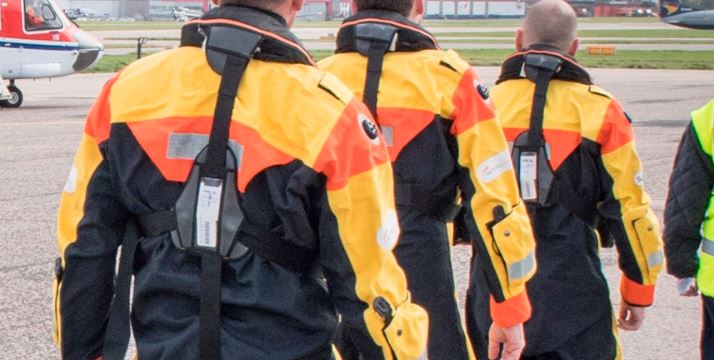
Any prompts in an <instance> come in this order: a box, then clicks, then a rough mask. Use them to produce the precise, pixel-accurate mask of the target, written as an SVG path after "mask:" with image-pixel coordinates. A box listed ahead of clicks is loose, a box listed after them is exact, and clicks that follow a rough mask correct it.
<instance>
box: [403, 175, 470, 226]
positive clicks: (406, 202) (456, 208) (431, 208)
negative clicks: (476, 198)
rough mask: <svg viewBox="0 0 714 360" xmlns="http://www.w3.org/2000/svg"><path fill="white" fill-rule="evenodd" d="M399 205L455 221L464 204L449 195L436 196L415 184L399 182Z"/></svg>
mask: <svg viewBox="0 0 714 360" xmlns="http://www.w3.org/2000/svg"><path fill="white" fill-rule="evenodd" d="M394 193H395V198H396V203H397V206H406V207H410V208H412V209H414V210H416V211H418V212H420V213H422V214H425V215H429V216H430V217H432V218H434V219H436V220H439V221H443V222H451V221H454V219H455V218H456V216H458V215H459V212H460V211H461V208H462V206H461V205H458V204H456V203H455V202H454V199H451V198H448V197H441V196H436V195H434V194H433V193H432V191H429V190H427V189H423V188H421V187H420V186H418V185H415V184H404V183H397V184H396V185H395V186H394Z"/></svg>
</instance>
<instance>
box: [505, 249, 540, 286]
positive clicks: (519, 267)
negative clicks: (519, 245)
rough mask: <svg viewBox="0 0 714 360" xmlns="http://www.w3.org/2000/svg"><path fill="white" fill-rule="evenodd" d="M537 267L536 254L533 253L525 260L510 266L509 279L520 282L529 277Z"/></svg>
mask: <svg viewBox="0 0 714 360" xmlns="http://www.w3.org/2000/svg"><path fill="white" fill-rule="evenodd" d="M534 267H535V253H533V252H531V253H530V254H528V256H526V257H525V258H524V259H523V260H521V261H519V262H517V263H514V264H511V265H509V266H508V279H509V280H510V281H514V280H518V279H521V278H524V277H526V276H528V274H530V273H531V271H533V268H534Z"/></svg>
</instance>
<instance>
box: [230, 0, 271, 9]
mask: <svg viewBox="0 0 714 360" xmlns="http://www.w3.org/2000/svg"><path fill="white" fill-rule="evenodd" d="M220 2H221V6H226V5H233V6H252V7H256V8H260V9H267V10H272V9H275V8H276V7H277V6H278V5H281V4H282V3H283V2H285V0H220Z"/></svg>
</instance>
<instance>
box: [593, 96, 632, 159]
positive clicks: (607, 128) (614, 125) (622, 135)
mask: <svg viewBox="0 0 714 360" xmlns="http://www.w3.org/2000/svg"><path fill="white" fill-rule="evenodd" d="M633 139H634V134H633V132H632V125H630V121H629V120H627V117H626V116H625V113H624V112H623V111H622V108H621V107H620V104H618V103H617V101H612V102H611V103H610V106H609V107H608V108H607V112H606V113H605V119H604V120H603V124H602V127H601V128H600V133H599V134H598V136H597V142H598V144H600V145H601V146H602V153H603V154H608V153H611V152H613V151H615V150H617V149H619V148H620V147H621V146H622V145H625V144H627V143H629V142H631V141H632V140H633Z"/></svg>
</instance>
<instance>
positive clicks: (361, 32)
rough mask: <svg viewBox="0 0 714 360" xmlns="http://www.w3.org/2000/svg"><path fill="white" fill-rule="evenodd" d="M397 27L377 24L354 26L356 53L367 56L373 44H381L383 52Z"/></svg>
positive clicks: (390, 42)
mask: <svg viewBox="0 0 714 360" xmlns="http://www.w3.org/2000/svg"><path fill="white" fill-rule="evenodd" d="M397 30H398V29H397V27H395V26H392V25H386V24H378V23H365V24H359V25H357V26H355V38H356V39H357V51H358V52H359V53H360V54H362V56H369V49H370V47H372V46H373V43H382V44H384V45H383V47H384V49H385V51H386V50H387V49H389V47H390V45H391V44H392V42H393V41H394V39H395V36H396V34H397Z"/></svg>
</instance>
